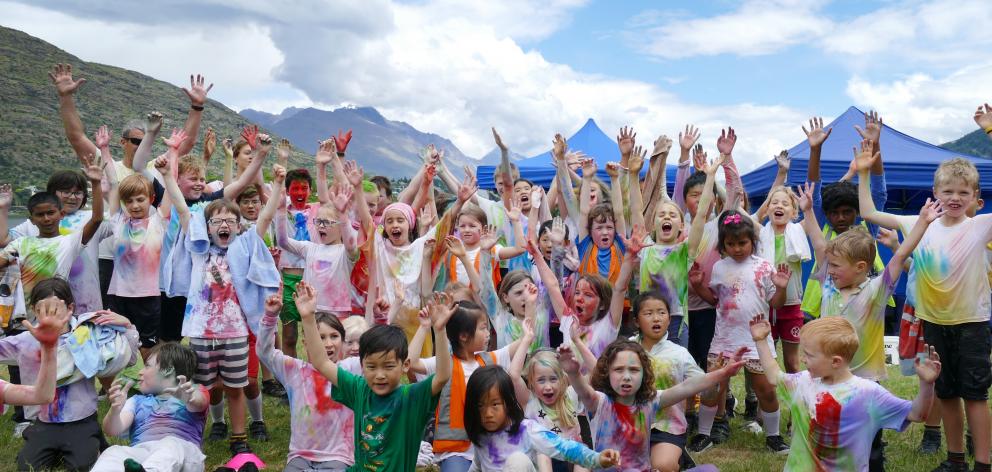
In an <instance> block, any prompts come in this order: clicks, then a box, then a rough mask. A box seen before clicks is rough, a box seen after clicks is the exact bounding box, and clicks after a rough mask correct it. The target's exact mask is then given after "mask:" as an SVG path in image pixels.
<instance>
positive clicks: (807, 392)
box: [750, 314, 941, 471]
mask: <svg viewBox="0 0 992 472" xmlns="http://www.w3.org/2000/svg"><path fill="white" fill-rule="evenodd" d="M770 330H771V325H769V324H768V321H767V320H766V318H765V315H764V314H759V315H757V316H755V317H754V318H753V319H752V320H751V322H750V332H751V338H752V339H753V340H754V345H755V348H756V349H757V351H758V356H759V357H760V358H761V364H762V365H763V366H764V369H765V377H766V378H767V379H768V382H769V383H771V384H772V385H776V386H777V388H778V392H779V395H781V396H782V398H783V401H784V402H785V403H786V404H787V405H788V407H789V409H790V411H791V413H792V428H793V429H792V447H791V450H790V451H789V457H788V459H787V460H786V463H785V470H823V471H833V470H858V471H867V470H869V469H868V456H869V454H870V449H871V444H872V440H871V438H872V437H874V436H875V435H876V434H877V433H878V431H879V430H881V429H882V428H886V429H893V430H896V431H902V430H904V429H905V428H906V426H908V425H909V423H910V422H922V421H923V420H925V419H926V417H927V414H928V412H929V411H930V405H931V403H933V397H934V380H936V379H937V376H938V375H939V374H940V371H941V364H940V357H939V356H938V355H937V353H936V351H935V350H934V349H933V348H929V349H928V352H929V356H928V357H927V358H923V359H922V360H921V359H917V361H916V374H917V375H918V376H919V378H920V391H919V393H918V394H917V395H916V398H915V399H914V400H913V401H912V402H910V401H908V400H902V399H900V398H898V397H896V396H895V395H892V394H891V393H889V392H888V391H887V390H886V389H885V387H882V386H881V385H879V384H877V383H875V382H872V381H871V380H868V379H864V378H861V377H858V376H857V375H854V374H853V373H852V372H851V359H852V358H853V357H854V353H855V352H857V350H858V344H859V343H858V335H857V333H856V332H855V329H854V326H852V325H851V323H850V322H849V321H847V320H846V319H845V318H841V317H839V316H831V317H826V318H821V319H818V320H814V321H812V322H810V323H808V324H806V326H803V328H802V330H800V332H799V348H800V350H801V351H802V353H803V357H804V358H805V360H806V370H804V371H802V372H798V373H795V374H785V373H783V372H782V371H781V370H779V367H778V363H777V362H776V361H775V357H774V356H773V355H772V352H771V348H770V347H769V344H768V342H767V339H766V338H767V337H768V334H769V332H770Z"/></svg>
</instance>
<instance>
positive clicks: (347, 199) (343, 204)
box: [331, 182, 355, 215]
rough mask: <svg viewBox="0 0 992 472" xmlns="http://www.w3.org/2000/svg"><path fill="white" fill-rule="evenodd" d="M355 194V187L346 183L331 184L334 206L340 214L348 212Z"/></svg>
mask: <svg viewBox="0 0 992 472" xmlns="http://www.w3.org/2000/svg"><path fill="white" fill-rule="evenodd" d="M354 195H355V190H354V187H352V186H351V185H348V184H346V183H343V182H339V183H336V184H334V185H333V186H331V202H332V203H333V204H334V208H335V209H336V210H337V211H338V214H339V215H345V214H347V213H348V207H350V206H351V202H352V201H353V200H352V197H353V196H354Z"/></svg>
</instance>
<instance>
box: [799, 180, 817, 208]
mask: <svg viewBox="0 0 992 472" xmlns="http://www.w3.org/2000/svg"><path fill="white" fill-rule="evenodd" d="M796 193H797V194H798V195H799V209H800V210H802V211H803V213H808V212H811V211H813V184H811V183H809V182H806V183H804V184H803V185H797V186H796Z"/></svg>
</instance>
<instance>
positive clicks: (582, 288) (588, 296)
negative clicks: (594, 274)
mask: <svg viewBox="0 0 992 472" xmlns="http://www.w3.org/2000/svg"><path fill="white" fill-rule="evenodd" d="M601 304H602V299H601V298H600V297H599V294H598V293H597V292H596V289H595V287H593V285H592V283H590V282H589V281H588V280H586V279H579V281H578V283H576V284H575V294H574V295H573V296H572V305H573V308H574V309H575V314H576V316H578V317H579V322H580V323H582V324H583V325H587V324H589V323H592V322H593V321H595V320H596V315H598V314H599V311H600V308H601Z"/></svg>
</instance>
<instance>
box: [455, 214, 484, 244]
mask: <svg viewBox="0 0 992 472" xmlns="http://www.w3.org/2000/svg"><path fill="white" fill-rule="evenodd" d="M481 233H482V223H481V222H480V221H479V220H477V219H475V217H473V216H472V215H461V216H459V217H458V236H459V238H460V239H461V240H462V242H463V243H465V246H467V247H469V248H474V247H475V246H477V245H478V244H479V236H480V235H481Z"/></svg>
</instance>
